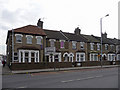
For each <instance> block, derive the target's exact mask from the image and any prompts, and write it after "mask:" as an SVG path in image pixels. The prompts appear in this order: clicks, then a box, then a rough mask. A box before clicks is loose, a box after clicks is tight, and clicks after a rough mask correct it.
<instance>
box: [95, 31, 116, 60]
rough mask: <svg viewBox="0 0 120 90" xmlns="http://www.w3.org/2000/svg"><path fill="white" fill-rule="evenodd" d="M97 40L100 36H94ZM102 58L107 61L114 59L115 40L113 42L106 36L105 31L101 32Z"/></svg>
mask: <svg viewBox="0 0 120 90" xmlns="http://www.w3.org/2000/svg"><path fill="white" fill-rule="evenodd" d="M94 37H95V38H97V39H98V40H99V41H100V40H101V37H96V36H94ZM102 59H103V60H108V61H115V60H116V41H114V42H113V39H110V38H107V33H106V32H105V33H104V34H102Z"/></svg>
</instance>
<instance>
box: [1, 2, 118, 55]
mask: <svg viewBox="0 0 120 90" xmlns="http://www.w3.org/2000/svg"><path fill="white" fill-rule="evenodd" d="M118 1H119V0H0V54H5V53H6V45H5V42H6V38H7V32H8V30H11V29H12V28H13V29H14V28H18V27H22V26H26V25H29V24H31V25H36V24H37V21H38V19H39V18H42V20H43V21H44V29H51V30H62V31H64V32H70V33H73V32H74V29H75V28H76V27H78V26H79V28H80V29H81V33H82V34H87V35H91V34H93V35H95V36H100V18H101V17H104V16H105V15H106V14H109V15H110V16H109V17H105V18H103V33H104V32H105V31H106V32H107V34H108V37H109V38H114V37H115V38H118Z"/></svg>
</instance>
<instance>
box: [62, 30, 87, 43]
mask: <svg viewBox="0 0 120 90" xmlns="http://www.w3.org/2000/svg"><path fill="white" fill-rule="evenodd" d="M63 34H64V35H65V36H66V37H67V38H68V39H69V40H70V41H79V42H87V39H86V38H84V37H83V36H82V35H81V34H80V35H76V34H74V33H66V32H63Z"/></svg>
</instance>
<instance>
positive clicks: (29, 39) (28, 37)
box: [26, 35, 33, 44]
mask: <svg viewBox="0 0 120 90" xmlns="http://www.w3.org/2000/svg"><path fill="white" fill-rule="evenodd" d="M26 37H27V44H32V38H33V36H31V35H27V36H26Z"/></svg>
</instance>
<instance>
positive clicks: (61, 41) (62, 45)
mask: <svg viewBox="0 0 120 90" xmlns="http://www.w3.org/2000/svg"><path fill="white" fill-rule="evenodd" d="M64 42H65V41H64V40H60V48H64Z"/></svg>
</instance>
